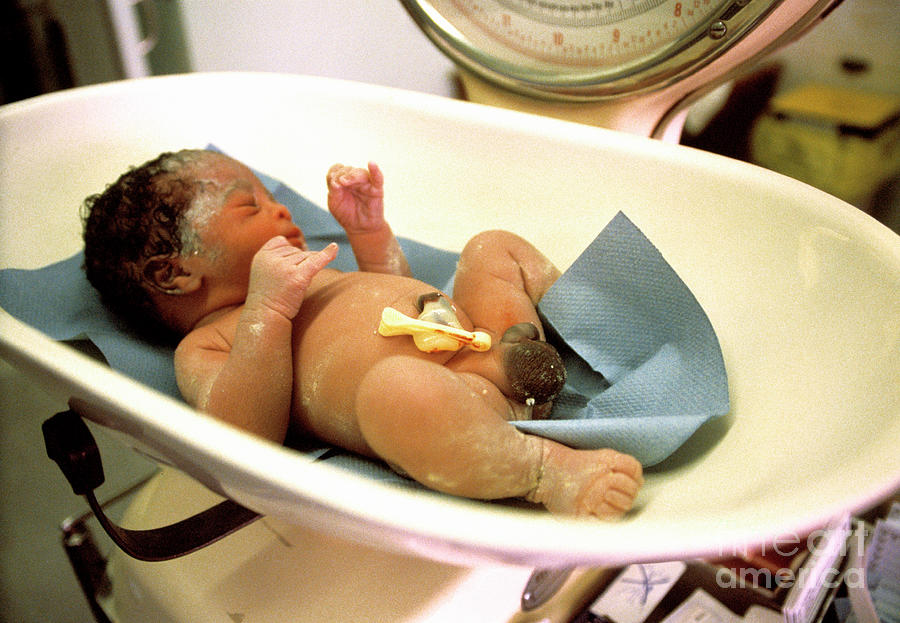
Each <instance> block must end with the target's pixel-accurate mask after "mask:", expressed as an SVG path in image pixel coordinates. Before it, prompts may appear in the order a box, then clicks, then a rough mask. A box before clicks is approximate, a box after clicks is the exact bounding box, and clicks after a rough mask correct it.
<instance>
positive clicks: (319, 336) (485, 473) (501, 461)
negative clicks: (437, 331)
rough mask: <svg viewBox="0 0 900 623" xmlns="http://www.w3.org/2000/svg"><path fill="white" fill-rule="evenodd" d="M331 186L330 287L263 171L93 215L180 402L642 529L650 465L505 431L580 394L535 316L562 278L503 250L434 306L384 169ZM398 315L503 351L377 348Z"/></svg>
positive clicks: (91, 202)
mask: <svg viewBox="0 0 900 623" xmlns="http://www.w3.org/2000/svg"><path fill="white" fill-rule="evenodd" d="M327 184H328V192H329V194H328V207H329V210H330V211H331V213H332V214H333V215H334V217H335V218H336V219H337V221H338V222H339V223H340V224H341V225H342V227H343V228H344V229H345V231H346V232H347V237H348V240H349V241H350V244H351V247H352V249H353V252H354V255H355V257H356V259H357V263H358V265H359V268H360V270H359V271H357V272H340V271H337V270H333V269H330V268H328V263H329V262H330V261H331V260H332V259H334V257H335V255H336V253H337V245H336V244H334V243H332V244H331V245H329V246H328V247H326V248H325V249H324V250H322V251H318V252H312V251H309V250H308V249H307V247H306V243H305V240H304V237H303V233H302V231H301V230H300V228H298V227H297V226H296V225H295V224H294V223H293V222H292V221H291V215H290V213H289V212H288V210H287V208H285V207H284V206H283V205H281V204H279V203H277V202H276V201H275V200H274V199H273V198H272V196H271V195H270V194H269V192H268V191H267V190H266V189H265V187H264V186H263V185H262V183H261V182H260V181H259V180H258V179H257V178H256V176H255V175H254V174H253V173H252V171H250V169H249V168H247V167H246V166H244V165H243V164H241V163H240V162H238V161H236V160H233V159H231V158H229V157H226V156H224V155H221V154H216V153H213V152H206V151H183V152H178V153H176V154H163V155H161V156H160V157H158V158H157V159H155V160H153V161H151V162H149V163H146V164H145V165H142V166H141V167H139V168H137V169H134V170H132V171H130V172H129V173H126V174H125V175H123V176H122V177H121V178H120V179H119V180H118V181H117V182H116V183H115V184H114V185H112V186H110V187H109V188H108V189H107V190H106V191H105V192H104V193H103V194H101V195H96V196H94V197H91V198H89V199H88V201H87V202H86V207H87V210H88V212H87V215H86V228H85V266H86V270H87V273H88V277H89V279H90V280H91V282H92V283H94V284H95V286H96V287H97V288H98V289H99V290H100V292H101V294H102V295H103V297H104V300H105V301H107V302H108V304H110V305H111V306H112V307H113V308H114V309H115V310H116V311H118V312H119V313H121V314H123V315H125V316H126V317H128V318H130V319H131V321H132V322H133V323H136V324H138V325H141V326H144V327H147V326H154V327H158V328H159V330H161V331H165V332H170V333H173V334H174V335H177V336H179V337H180V338H181V341H180V343H179V345H178V347H177V349H176V352H175V370H176V376H177V380H178V385H179V388H180V390H181V392H182V394H183V395H184V398H185V399H186V400H187V401H188V402H189V403H190V404H192V405H194V406H196V407H197V408H198V409H201V410H203V411H206V412H208V413H210V414H212V415H214V416H216V417H218V418H221V419H223V420H225V421H227V422H230V423H232V424H234V425H236V426H239V427H241V428H243V429H246V430H248V431H251V432H254V433H257V434H259V435H263V436H265V437H268V438H269V439H272V440H274V441H278V442H281V441H283V440H284V438H285V435H286V433H287V430H288V428H289V427H292V428H294V429H296V430H298V431H300V432H302V433H306V434H310V435H314V436H316V437H318V438H320V439H322V440H323V441H326V442H328V443H331V444H334V445H337V446H340V447H343V448H346V449H348V450H351V451H354V452H357V453H359V454H362V455H366V456H370V457H377V458H380V459H382V460H384V461H386V462H387V463H388V464H389V465H391V466H392V467H393V468H394V469H396V470H397V471H399V472H401V473H404V474H406V475H408V476H409V477H411V478H413V479H415V480H417V481H418V482H420V483H422V484H423V485H425V486H427V487H429V488H432V489H435V490H438V491H443V492H446V493H450V494H454V495H459V496H465V497H470V498H478V499H498V498H508V497H522V498H525V499H526V500H529V501H532V502H537V503H540V504H543V505H544V506H545V507H546V508H548V509H549V510H551V511H553V512H559V513H566V514H574V515H592V516H597V517H615V516H618V515H621V514H622V513H624V512H625V511H627V510H628V509H629V508H630V507H631V506H632V504H633V501H634V498H635V496H636V494H637V492H638V489H639V488H640V485H641V482H642V478H641V467H640V464H639V463H638V462H637V461H636V460H635V459H633V458H632V457H630V456H627V455H624V454H621V453H618V452H615V451H613V450H591V451H588V450H573V449H571V448H568V447H566V446H563V445H561V444H559V443H556V442H553V441H550V440H547V439H543V438H540V437H536V436H532V435H528V434H524V433H522V432H520V431H518V430H517V429H516V428H515V427H513V426H511V425H510V424H509V423H508V422H509V421H510V420H515V419H524V418H529V417H531V416H532V415H533V413H537V414H540V413H542V412H544V411H546V410H547V409H548V408H549V405H550V402H551V401H552V399H553V398H554V397H555V396H556V394H557V393H558V392H559V391H560V389H561V388H562V385H563V382H564V380H565V373H564V370H563V367H562V362H561V360H560V359H559V356H558V355H557V354H556V351H555V350H554V349H553V348H552V347H551V346H550V345H548V344H547V343H546V342H544V341H543V329H542V327H541V323H540V320H539V319H538V315H537V312H536V310H535V306H536V305H537V303H538V301H540V299H541V297H542V296H543V295H544V293H545V292H546V291H547V289H548V288H549V287H550V286H551V285H552V284H553V282H554V281H555V280H556V279H557V278H558V277H559V271H558V270H557V269H556V268H555V267H554V266H553V265H552V264H551V263H550V262H549V261H548V260H547V259H546V258H545V257H544V256H543V255H542V254H541V253H539V252H538V251H537V250H536V249H535V248H534V247H533V246H532V245H531V244H529V243H528V242H526V241H525V240H523V239H521V238H519V237H518V236H515V235H514V234H511V233H509V232H503V231H490V232H485V233H482V234H479V235H477V236H475V237H474V238H473V239H472V240H471V241H470V242H469V243H468V244H467V245H466V247H465V249H464V250H463V252H462V254H461V256H460V260H459V265H458V270H457V273H456V277H455V283H454V287H453V293H452V296H448V294H447V293H444V292H436V291H435V289H434V287H432V286H429V285H428V284H426V283H423V282H421V281H418V280H416V279H414V278H412V277H411V276H410V271H409V267H408V264H407V262H406V260H405V258H404V256H403V253H402V251H401V250H400V246H399V244H398V243H397V240H396V239H395V237H394V235H393V233H392V231H391V228H390V227H389V225H388V224H387V222H386V221H385V219H384V211H383V176H382V174H381V171H380V170H379V168H378V167H377V166H376V165H374V164H369V166H368V168H367V169H363V168H353V167H345V166H342V165H335V166H334V167H332V168H331V169H330V170H329V171H328V174H327ZM126 299H127V300H126ZM386 308H392V309H393V310H396V311H398V312H400V313H401V314H403V315H405V316H406V317H409V318H415V317H417V316H419V315H420V314H423V313H424V315H425V316H424V317H426V318H429V319H431V321H433V322H435V323H436V324H438V325H448V326H454V327H457V328H459V329H461V330H462V331H463V332H471V331H474V330H476V329H477V330H478V331H480V332H483V333H485V334H487V336H488V337H489V338H490V346H489V347H488V348H487V349H486V350H485V349H484V348H482V349H481V351H480V350H475V349H473V348H468V347H461V348H458V349H452V348H451V349H450V350H436V349H432V348H421V347H420V346H418V345H417V341H416V340H413V339H412V338H411V337H408V336H405V335H399V336H392V337H388V336H386V335H382V334H380V333H379V331H378V329H379V325H380V322H381V317H382V313H383V312H384V310H385V309H386ZM482 351H483V352H482Z"/></svg>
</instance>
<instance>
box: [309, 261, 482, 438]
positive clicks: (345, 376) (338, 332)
mask: <svg viewBox="0 0 900 623" xmlns="http://www.w3.org/2000/svg"><path fill="white" fill-rule="evenodd" d="M434 291H435V288H434V287H432V286H430V285H428V284H426V283H423V282H421V281H418V280H415V279H409V278H405V277H396V276H391V275H379V274H374V273H347V274H345V275H342V276H341V277H340V278H338V279H335V280H333V281H331V282H330V283H328V284H327V285H325V286H324V287H320V288H318V289H316V290H315V291H313V292H311V293H310V294H309V296H308V297H307V298H306V299H305V300H304V302H303V306H302V308H301V310H300V315H299V316H298V318H297V320H295V322H294V394H293V417H294V424H295V425H296V426H299V427H300V428H301V429H303V430H305V431H306V432H308V433H311V434H313V435H315V436H317V437H319V438H320V439H323V440H325V441H328V442H330V443H333V444H336V445H340V446H342V447H345V448H348V449H351V450H356V451H357V452H361V453H366V454H369V453H370V451H369V449H368V447H367V446H366V444H365V442H364V441H363V438H362V435H361V434H360V432H359V427H358V425H357V423H356V417H355V412H354V406H355V401H356V389H357V388H358V387H359V384H360V381H361V380H362V378H363V376H364V375H365V374H366V372H368V370H369V369H370V368H371V367H372V366H373V365H374V364H375V363H377V362H378V361H381V360H383V359H385V358H387V357H392V356H396V355H407V356H410V357H416V358H422V359H427V360H429V361H434V362H436V363H439V364H442V365H443V364H445V363H446V362H447V361H448V360H449V359H450V358H451V357H452V356H453V355H454V354H455V353H454V352H448V351H443V352H438V353H423V352H421V351H420V350H418V349H417V348H416V346H415V344H414V343H413V340H412V338H411V337H409V336H403V335H401V336H394V337H384V336H381V335H379V334H378V325H379V322H380V320H381V312H382V310H383V309H384V308H385V307H393V308H395V309H397V310H398V311H400V312H402V313H404V314H406V315H408V316H412V317H415V316H417V315H418V313H419V311H418V308H417V305H416V303H417V300H418V298H419V296H420V295H422V294H426V293H428V292H434ZM457 311H458V317H459V320H460V322H461V323H462V325H463V326H464V327H466V328H467V329H471V323H470V322H469V319H468V317H466V315H465V313H464V312H463V311H462V310H457ZM410 382H411V383H414V382H415V379H413V378H411V379H410Z"/></svg>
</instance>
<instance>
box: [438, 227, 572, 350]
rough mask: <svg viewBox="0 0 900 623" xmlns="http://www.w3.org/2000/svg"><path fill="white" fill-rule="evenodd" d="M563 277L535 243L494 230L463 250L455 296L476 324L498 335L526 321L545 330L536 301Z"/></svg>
mask: <svg viewBox="0 0 900 623" xmlns="http://www.w3.org/2000/svg"><path fill="white" fill-rule="evenodd" d="M559 276H560V272H559V270H558V269H557V268H556V267H555V266H554V265H553V264H552V263H551V262H550V260H548V259H547V258H546V257H544V255H543V254H541V252H540V251H538V250H537V249H535V248H534V246H532V245H531V243H529V242H527V241H526V240H524V239H522V238H520V237H519V236H516V235H515V234H512V233H509V232H505V231H488V232H484V233H482V234H479V235H477V236H475V237H474V238H472V240H470V241H469V243H468V244H467V245H466V247H465V248H464V249H463V252H462V254H461V255H460V260H459V267H458V269H457V271H456V278H455V281H454V286H453V299H454V300H455V301H456V303H457V304H458V305H459V306H460V307H461V308H462V309H464V310H465V312H466V314H468V316H469V318H470V319H471V320H472V322H473V323H474V324H475V326H476V327H479V328H482V329H488V330H490V331H493V332H495V333H496V334H498V335H502V334H503V332H504V331H506V329H508V328H509V327H511V326H513V325H515V324H519V323H521V322H530V323H532V324H534V325H535V326H536V327H539V328H540V326H541V324H540V322H539V320H538V316H537V312H536V311H535V305H537V303H538V301H540V300H541V298H542V297H543V296H544V294H545V293H546V292H547V290H548V289H549V288H550V286H551V285H553V283H554V282H555V281H556V280H557V279H558V278H559ZM541 337H543V331H542V332H541Z"/></svg>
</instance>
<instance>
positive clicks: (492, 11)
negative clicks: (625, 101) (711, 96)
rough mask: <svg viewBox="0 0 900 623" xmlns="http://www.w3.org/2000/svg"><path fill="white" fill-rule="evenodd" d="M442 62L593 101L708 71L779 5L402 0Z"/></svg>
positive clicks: (719, 0) (520, 86) (736, 0)
mask: <svg viewBox="0 0 900 623" xmlns="http://www.w3.org/2000/svg"><path fill="white" fill-rule="evenodd" d="M403 1H404V4H406V6H407V9H408V10H409V11H410V13H411V14H412V16H413V18H414V19H415V20H416V21H417V22H418V24H419V25H420V26H421V27H422V28H423V30H424V31H425V32H426V34H428V35H429V37H431V39H432V40H433V41H434V42H435V44H436V45H438V47H440V48H441V49H442V50H443V51H444V52H445V53H447V54H448V55H449V56H450V57H451V58H453V59H454V60H456V61H457V62H458V63H460V64H461V65H462V66H464V67H466V68H467V69H470V70H471V71H473V72H474V73H476V74H479V75H481V76H482V77H484V78H487V79H488V80H490V81H493V82H496V83H499V84H502V85H504V86H507V87H509V88H512V89H514V90H517V91H520V92H526V93H528V92H531V93H532V94H535V93H538V94H542V95H544V96H547V95H551V96H552V95H556V96H559V97H562V98H575V99H579V98H588V99H590V98H595V97H604V96H611V95H617V94H621V93H625V92H629V93H633V92H636V91H641V90H647V89H649V88H656V87H658V86H659V85H661V84H665V83H670V82H672V81H674V80H676V79H678V78H679V77H681V76H683V75H685V74H686V73H688V72H690V71H693V70H696V68H697V67H699V66H701V65H702V64H705V63H707V62H709V61H710V60H711V59H712V58H714V57H715V56H716V55H717V54H718V53H720V52H722V51H724V50H725V49H726V48H727V47H729V46H730V45H731V43H733V42H734V41H737V40H738V39H739V38H740V37H741V36H742V35H743V34H745V33H746V32H747V31H749V30H750V29H751V28H752V27H753V26H754V25H756V24H757V23H758V21H759V20H760V18H761V17H763V16H764V15H765V14H766V13H767V12H768V11H769V10H771V9H772V8H773V7H774V6H775V5H777V4H779V2H780V0H580V1H579V0H569V1H554V0H421V1H414V0H403Z"/></svg>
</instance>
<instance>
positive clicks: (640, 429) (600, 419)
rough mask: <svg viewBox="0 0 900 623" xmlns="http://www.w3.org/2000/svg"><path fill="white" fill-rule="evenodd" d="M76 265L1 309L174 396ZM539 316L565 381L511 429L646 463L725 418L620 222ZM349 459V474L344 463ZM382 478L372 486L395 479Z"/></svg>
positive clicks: (719, 378)
mask: <svg viewBox="0 0 900 623" xmlns="http://www.w3.org/2000/svg"><path fill="white" fill-rule="evenodd" d="M257 174H258V175H259V177H260V179H261V180H262V181H263V183H264V184H265V185H266V187H267V188H269V190H270V191H272V193H273V195H274V196H275V197H276V199H277V200H278V201H280V202H281V203H283V204H284V205H286V206H287V207H288V208H289V209H290V210H291V212H292V214H293V217H294V220H295V222H297V223H298V224H299V225H300V226H301V227H302V228H303V230H304V233H305V234H306V238H307V242H308V244H309V246H310V248H312V249H320V248H323V247H324V246H325V245H327V244H328V243H329V242H331V241H337V242H338V243H340V242H342V241H343V242H346V237H345V235H344V232H343V230H342V229H341V227H340V225H338V224H337V222H335V221H334V219H333V218H332V217H331V215H330V214H328V212H326V211H324V210H322V209H320V208H319V207H317V206H315V205H314V204H312V203H311V202H310V201H308V200H307V199H305V198H304V197H302V196H301V195H299V194H298V193H296V192H295V191H293V190H292V189H290V188H288V187H287V186H285V185H283V184H281V183H280V182H279V181H278V180H275V179H273V178H271V177H269V176H267V175H265V174H261V173H257ZM400 243H401V246H402V247H403V249H404V252H405V253H406V255H407V257H408V259H409V263H410V266H411V268H412V270H413V273H414V274H415V275H416V276H417V277H418V278H419V279H421V280H423V281H425V282H427V283H430V284H431V285H434V286H435V287H437V288H441V289H446V284H447V283H449V282H450V280H451V277H452V275H453V272H454V270H455V268H456V261H457V259H458V255H457V254H455V253H451V252H448V251H444V250H440V249H436V248H434V247H430V246H428V245H424V244H422V243H419V242H416V241H413V240H408V239H401V240H400ZM81 264H82V255H81V254H80V253H79V254H76V255H75V256H73V257H71V258H69V259H67V260H64V261H62V262H59V263H56V264H53V265H50V266H47V267H45V268H42V269H38V270H18V269H7V270H3V271H0V306H2V307H3V308H4V309H5V310H6V311H7V312H9V313H10V314H12V315H13V316H16V317H18V318H19V319H21V320H22V321H24V322H26V323H28V324H30V325H32V326H34V327H36V328H38V329H40V330H41V331H43V332H45V333H47V334H48V335H49V336H50V337H52V338H54V339H58V340H73V339H78V338H87V339H89V340H91V341H92V342H93V343H94V344H95V345H96V346H97V347H98V348H99V349H100V351H101V352H102V353H103V355H104V356H105V357H106V359H107V361H108V362H109V364H110V365H111V366H112V367H113V368H115V369H117V370H120V371H122V372H123V373H125V374H127V375H129V376H131V377H133V378H135V379H137V380H139V381H141V382H143V383H145V384H147V385H149V386H151V387H154V388H156V389H159V390H160V391H163V392H165V393H167V394H170V395H173V396H176V397H177V396H178V390H177V387H176V385H175V376H174V369H173V367H172V352H173V351H172V347H171V346H167V345H159V344H151V343H148V342H146V341H142V340H141V339H139V338H137V337H136V336H135V335H133V334H132V333H131V332H130V331H128V329H127V328H126V327H124V326H123V325H122V324H121V323H120V322H119V321H118V320H117V319H116V318H115V317H114V316H112V315H111V314H110V313H109V312H108V311H107V310H106V308H105V307H104V306H103V305H102V304H101V303H100V300H99V297H98V296H97V294H96V293H95V291H94V289H93V288H92V287H91V286H90V284H89V283H88V282H87V280H86V279H85V277H84V272H83V271H82V270H81ZM331 266H333V267H334V268H338V269H341V270H355V269H356V263H355V260H354V259H353V255H352V251H351V250H350V245H349V244H343V245H341V250H340V252H339V255H338V257H337V259H336V260H335V261H334V262H333V263H332V264H331ZM540 312H541V314H542V316H543V317H544V319H545V321H546V324H547V329H548V336H549V338H550V339H551V341H554V342H555V343H556V345H557V347H558V348H559V349H560V351H561V353H562V355H563V359H564V361H565V362H566V369H567V373H568V379H569V380H568V382H567V385H566V388H565V389H564V391H563V394H562V395H561V396H560V398H559V399H558V400H557V403H556V405H555V407H554V410H553V413H552V414H551V419H549V420H542V421H530V422H516V423H515V425H516V426H518V427H519V428H520V429H521V430H524V431H526V432H531V433H534V434H539V435H543V436H546V437H550V438H553V439H556V440H558V441H560V442H562V443H565V444H567V445H571V446H574V447H580V448H606V447H611V448H615V449H617V450H620V451H622V452H627V453H630V454H632V455H634V456H635V457H636V458H638V460H640V461H641V462H642V463H643V464H644V465H653V464H655V463H657V462H659V461H661V460H662V459H664V458H666V457H667V456H669V455H670V454H671V453H672V452H673V451H674V450H676V449H677V448H678V447H679V446H680V445H681V444H682V443H683V442H684V441H685V440H687V438H688V437H690V435H691V434H692V433H693V432H694V431H695V430H696V429H697V427H699V426H700V425H701V424H702V423H703V422H704V421H706V420H707V419H709V418H711V417H714V416H717V415H722V414H724V413H727V412H728V387H727V380H726V376H725V369H724V365H723V362H722V356H721V352H720V350H719V345H718V340H717V339H716V336H715V333H714V331H713V329H712V326H711V325H710V323H709V320H708V319H707V317H706V315H705V314H704V313H703V310H702V309H701V308H700V305H699V304H698V303H697V301H696V299H695V298H694V297H693V295H692V294H691V292H690V290H689V289H688V288H687V286H685V284H684V283H683V282H682V281H681V279H679V278H678V276H677V275H676V274H675V272H674V271H673V270H672V268H671V267H670V266H669V265H668V263H667V262H666V261H665V260H664V259H663V257H662V255H660V253H659V252H658V251H657V250H656V248H655V247H654V246H653V245H652V244H651V243H650V242H649V241H648V240H647V239H646V238H645V237H644V236H643V234H642V233H641V232H640V231H639V230H638V229H637V228H636V227H635V226H634V225H633V224H632V223H631V221H629V220H628V219H627V218H626V217H625V216H624V215H623V214H619V215H617V216H616V217H615V218H614V219H613V220H612V221H611V222H610V224H609V225H608V226H607V227H606V228H605V229H604V230H603V232H601V233H600V235H599V236H598V237H597V239H596V240H595V241H594V242H593V243H592V244H591V245H590V247H589V248H588V249H587V250H586V251H585V252H584V254H583V255H582V256H581V257H580V258H579V259H578V260H577V261H576V262H575V263H574V264H573V265H572V267H570V268H569V269H568V270H567V271H566V273H565V274H564V275H563V276H562V277H561V278H560V280H559V281H558V282H557V283H556V284H554V286H553V287H552V288H551V289H550V291H549V292H548V293H547V295H546V296H545V297H544V299H543V300H542V301H541V304H540ZM560 340H562V341H560ZM317 452H321V450H320V449H319V450H315V451H313V453H317ZM335 454H337V455H340V454H341V453H340V452H337V453H335ZM336 458H337V459H340V457H339V456H338V457H336ZM347 461H348V465H350V466H351V468H353V469H355V467H353V465H355V463H354V462H353V461H354V460H353V459H350V458H347ZM338 462H340V461H339V460H338ZM380 469H381V470H382V471H383V472H384V473H383V474H382V476H381V477H383V478H387V479H391V478H393V475H392V473H391V472H389V470H387V469H386V468H380ZM367 471H370V470H367Z"/></svg>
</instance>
